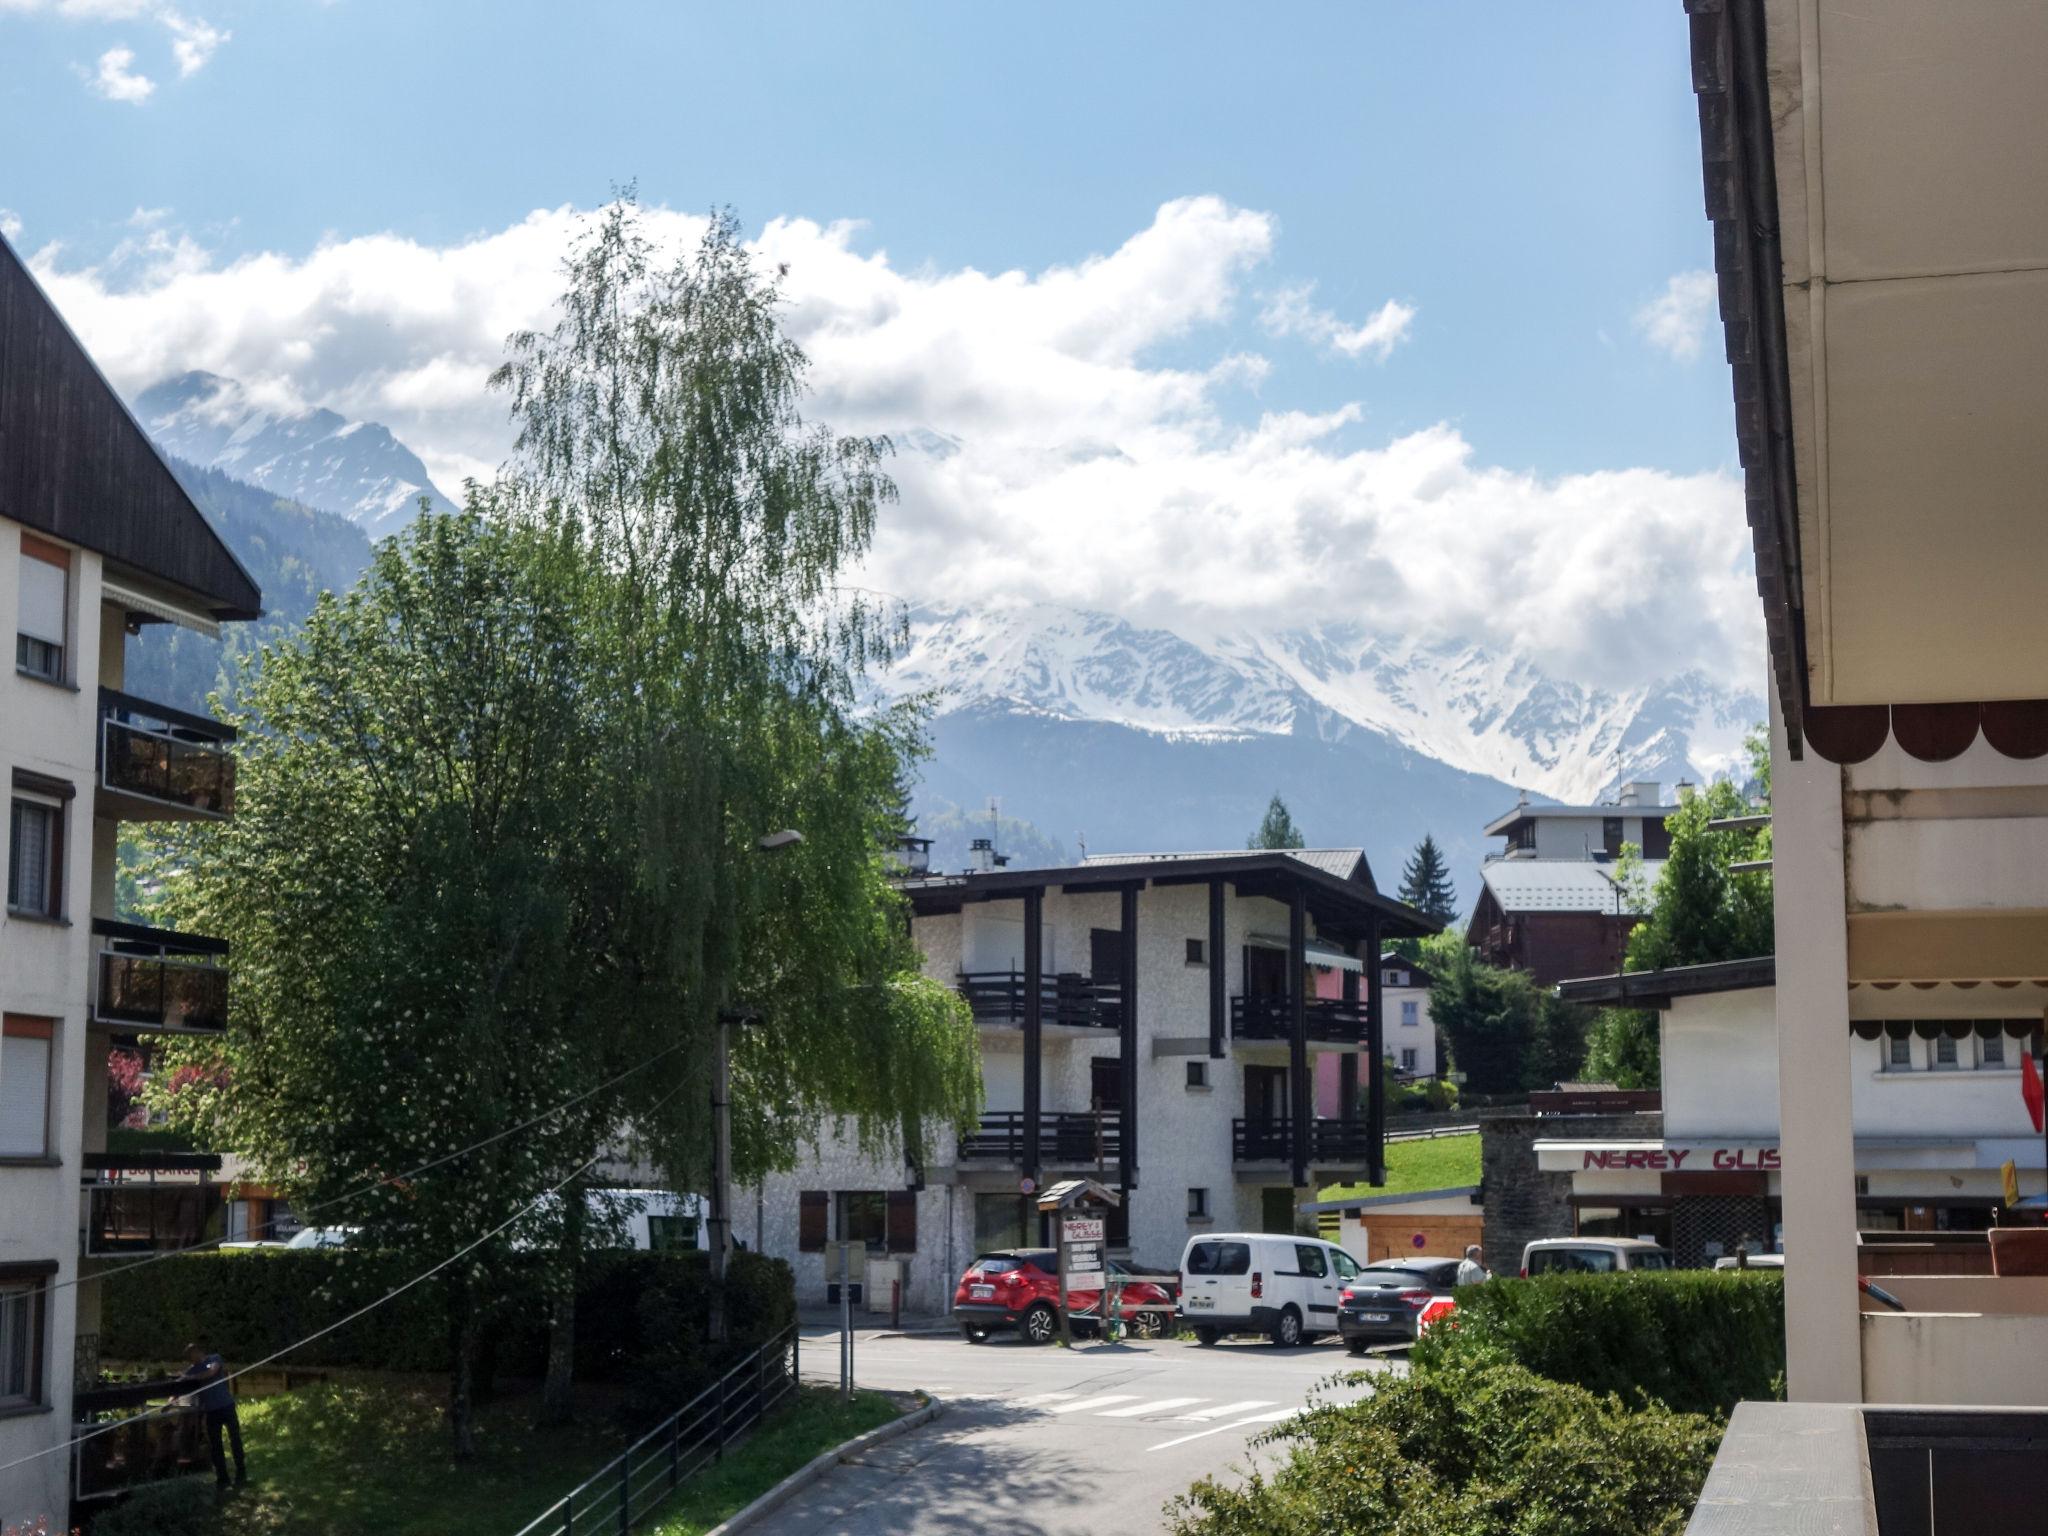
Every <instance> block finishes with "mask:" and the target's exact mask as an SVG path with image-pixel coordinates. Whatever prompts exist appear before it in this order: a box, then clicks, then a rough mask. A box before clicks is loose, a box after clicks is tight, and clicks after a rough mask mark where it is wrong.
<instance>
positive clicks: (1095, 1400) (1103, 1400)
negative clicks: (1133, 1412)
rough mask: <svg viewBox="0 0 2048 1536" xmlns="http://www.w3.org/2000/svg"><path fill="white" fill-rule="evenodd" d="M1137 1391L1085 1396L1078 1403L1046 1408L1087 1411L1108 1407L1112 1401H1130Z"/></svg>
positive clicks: (1056, 1411)
mask: <svg viewBox="0 0 2048 1536" xmlns="http://www.w3.org/2000/svg"><path fill="white" fill-rule="evenodd" d="M1137 1396H1138V1394H1137V1393H1135V1392H1111V1393H1110V1394H1108V1395H1107V1396H1106V1397H1084V1398H1082V1399H1081V1401H1080V1402H1078V1403H1060V1404H1058V1405H1057V1406H1055V1407H1052V1408H1048V1409H1046V1412H1047V1413H1086V1412H1087V1411H1088V1410H1089V1409H1091V1408H1107V1407H1108V1406H1109V1405H1110V1404H1111V1403H1128V1402H1132V1401H1134V1400H1136V1398H1137Z"/></svg>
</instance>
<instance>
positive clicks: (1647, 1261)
mask: <svg viewBox="0 0 2048 1536" xmlns="http://www.w3.org/2000/svg"><path fill="white" fill-rule="evenodd" d="M1628 1267H1629V1268H1630V1269H1669V1268H1670V1267H1671V1255H1670V1254H1668V1253H1666V1252H1665V1251H1664V1250H1663V1249H1661V1248H1646V1249H1644V1250H1643V1251H1642V1252H1641V1253H1635V1254H1630V1255H1629V1261H1628Z"/></svg>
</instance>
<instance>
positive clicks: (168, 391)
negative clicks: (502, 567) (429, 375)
mask: <svg viewBox="0 0 2048 1536" xmlns="http://www.w3.org/2000/svg"><path fill="white" fill-rule="evenodd" d="M134 403H135V414H136V416H137V417H139V418H140V419H141V421H142V424H143V426H144V427H146V428H147V429H148V430H149V432H150V435H151V436H153V437H154V438H155V439H156V440H157V442H158V443H159V444H160V445H161V446H162V447H163V448H164V450H165V451H166V452H169V453H173V454H176V455H177V456H178V457H180V458H183V459H188V460H190V461H192V462H193V463H195V464H200V465H204V466H207V467H209V468H214V469H221V470H225V471H226V472H227V473H229V474H231V475H233V476H234V477H235V478H236V479H238V480H242V481H246V482H247V483H249V484H251V485H257V486H261V487H262V488H263V489H265V490H267V491H272V492H275V493H276V494H277V495H279V496H285V497H289V498H290V499H291V500H293V501H297V502H301V503H303V504H304V505H306V506H309V507H317V508H319V509H320V510H321V511H324V512H338V513H340V514H341V515H342V516H343V517H346V518H349V519H350V520H352V521H354V522H356V523H359V524H361V525H362V527H363V530H364V531H365V532H366V533H368V534H369V535H370V536H371V537H372V538H381V537H383V536H384V535H385V534H387V533H392V532H395V531H396V530H398V529H399V528H402V527H403V526H405V524H406V523H408V522H410V521H411V520H412V518H413V515H414V513H416V512H417V511H418V509H419V499H420V497H421V496H422V495H424V496H427V497H428V498H430V499H431V500H432V501H433V503H434V505H435V507H436V508H437V509H439V510H446V509H449V508H452V507H453V506H454V505H455V503H454V502H453V501H452V500H451V499H450V498H449V497H448V496H446V495H444V494H443V493H442V492H441V491H440V490H439V489H438V488H437V487H436V486H435V485H434V483H433V481H432V480H431V479H429V478H428V476H427V468H426V465H424V464H422V463H421V462H420V459H419V456H418V455H417V454H415V453H414V452H413V451H412V450H411V449H410V448H408V447H406V446H405V444H403V443H401V442H400V441H399V440H398V439H397V438H395V437H393V436H392V435H391V433H390V432H389V431H388V430H387V429H386V428H384V427H381V426H379V425H378V424H377V423H376V422H373V421H350V420H348V419H347V418H346V417H343V416H340V415H337V414H336V413H335V412H333V411H328V410H309V411H298V412H292V413H279V412H276V411H270V410H265V409H264V408H262V407H261V406H259V405H257V404H255V402H253V401H252V400H250V399H249V398H248V395H247V393H246V392H245V391H244V390H243V388H242V386H241V385H240V384H238V383H237V382H236V381H235V380H233V379H224V378H222V377H220V376H219V375H218V374H212V373H201V372H193V373H182V374H179V375H177V376H176V377H174V378H169V379H162V380H159V381H158V382H157V383H155V384H152V385H151V386H150V387H149V388H148V389H145V390H144V391H143V392H142V393H141V394H140V395H138V396H136V398H135V402H134Z"/></svg>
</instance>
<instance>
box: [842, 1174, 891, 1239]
mask: <svg viewBox="0 0 2048 1536" xmlns="http://www.w3.org/2000/svg"><path fill="white" fill-rule="evenodd" d="M837 1198H838V1203H839V1241H841V1242H842V1243H865V1244H866V1245H867V1246H868V1247H869V1248H872V1249H876V1250H880V1249H883V1248H886V1247H887V1246H888V1244H889V1196H888V1195H887V1193H885V1192H884V1191H882V1190H879V1189H844V1190H841V1191H840V1192H839V1195H838V1197H837Z"/></svg>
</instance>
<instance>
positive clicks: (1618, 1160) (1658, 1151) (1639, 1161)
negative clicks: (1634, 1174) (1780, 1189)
mask: <svg viewBox="0 0 2048 1536" xmlns="http://www.w3.org/2000/svg"><path fill="white" fill-rule="evenodd" d="M1579 1166H1580V1167H1581V1168H1582V1169H1584V1168H1604V1169H1607V1170H1609V1171H1625V1170H1630V1169H1645V1170H1648V1171H1649V1172H1652V1173H1680V1172H1684V1171H1686V1170H1688V1169H1690V1170H1693V1171H1698V1170H1700V1169H1707V1168H1711V1169H1713V1170H1714V1171H1715V1172H1717V1173H1776V1172H1777V1171H1778V1169H1779V1167H1780V1166H1782V1165H1781V1164H1780V1162H1779V1160H1778V1149H1777V1148H1776V1147H1627V1148H1622V1147H1614V1148H1606V1149H1601V1150H1597V1151H1589V1152H1586V1153H1583V1154H1582V1160H1581V1162H1580V1164H1579Z"/></svg>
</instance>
